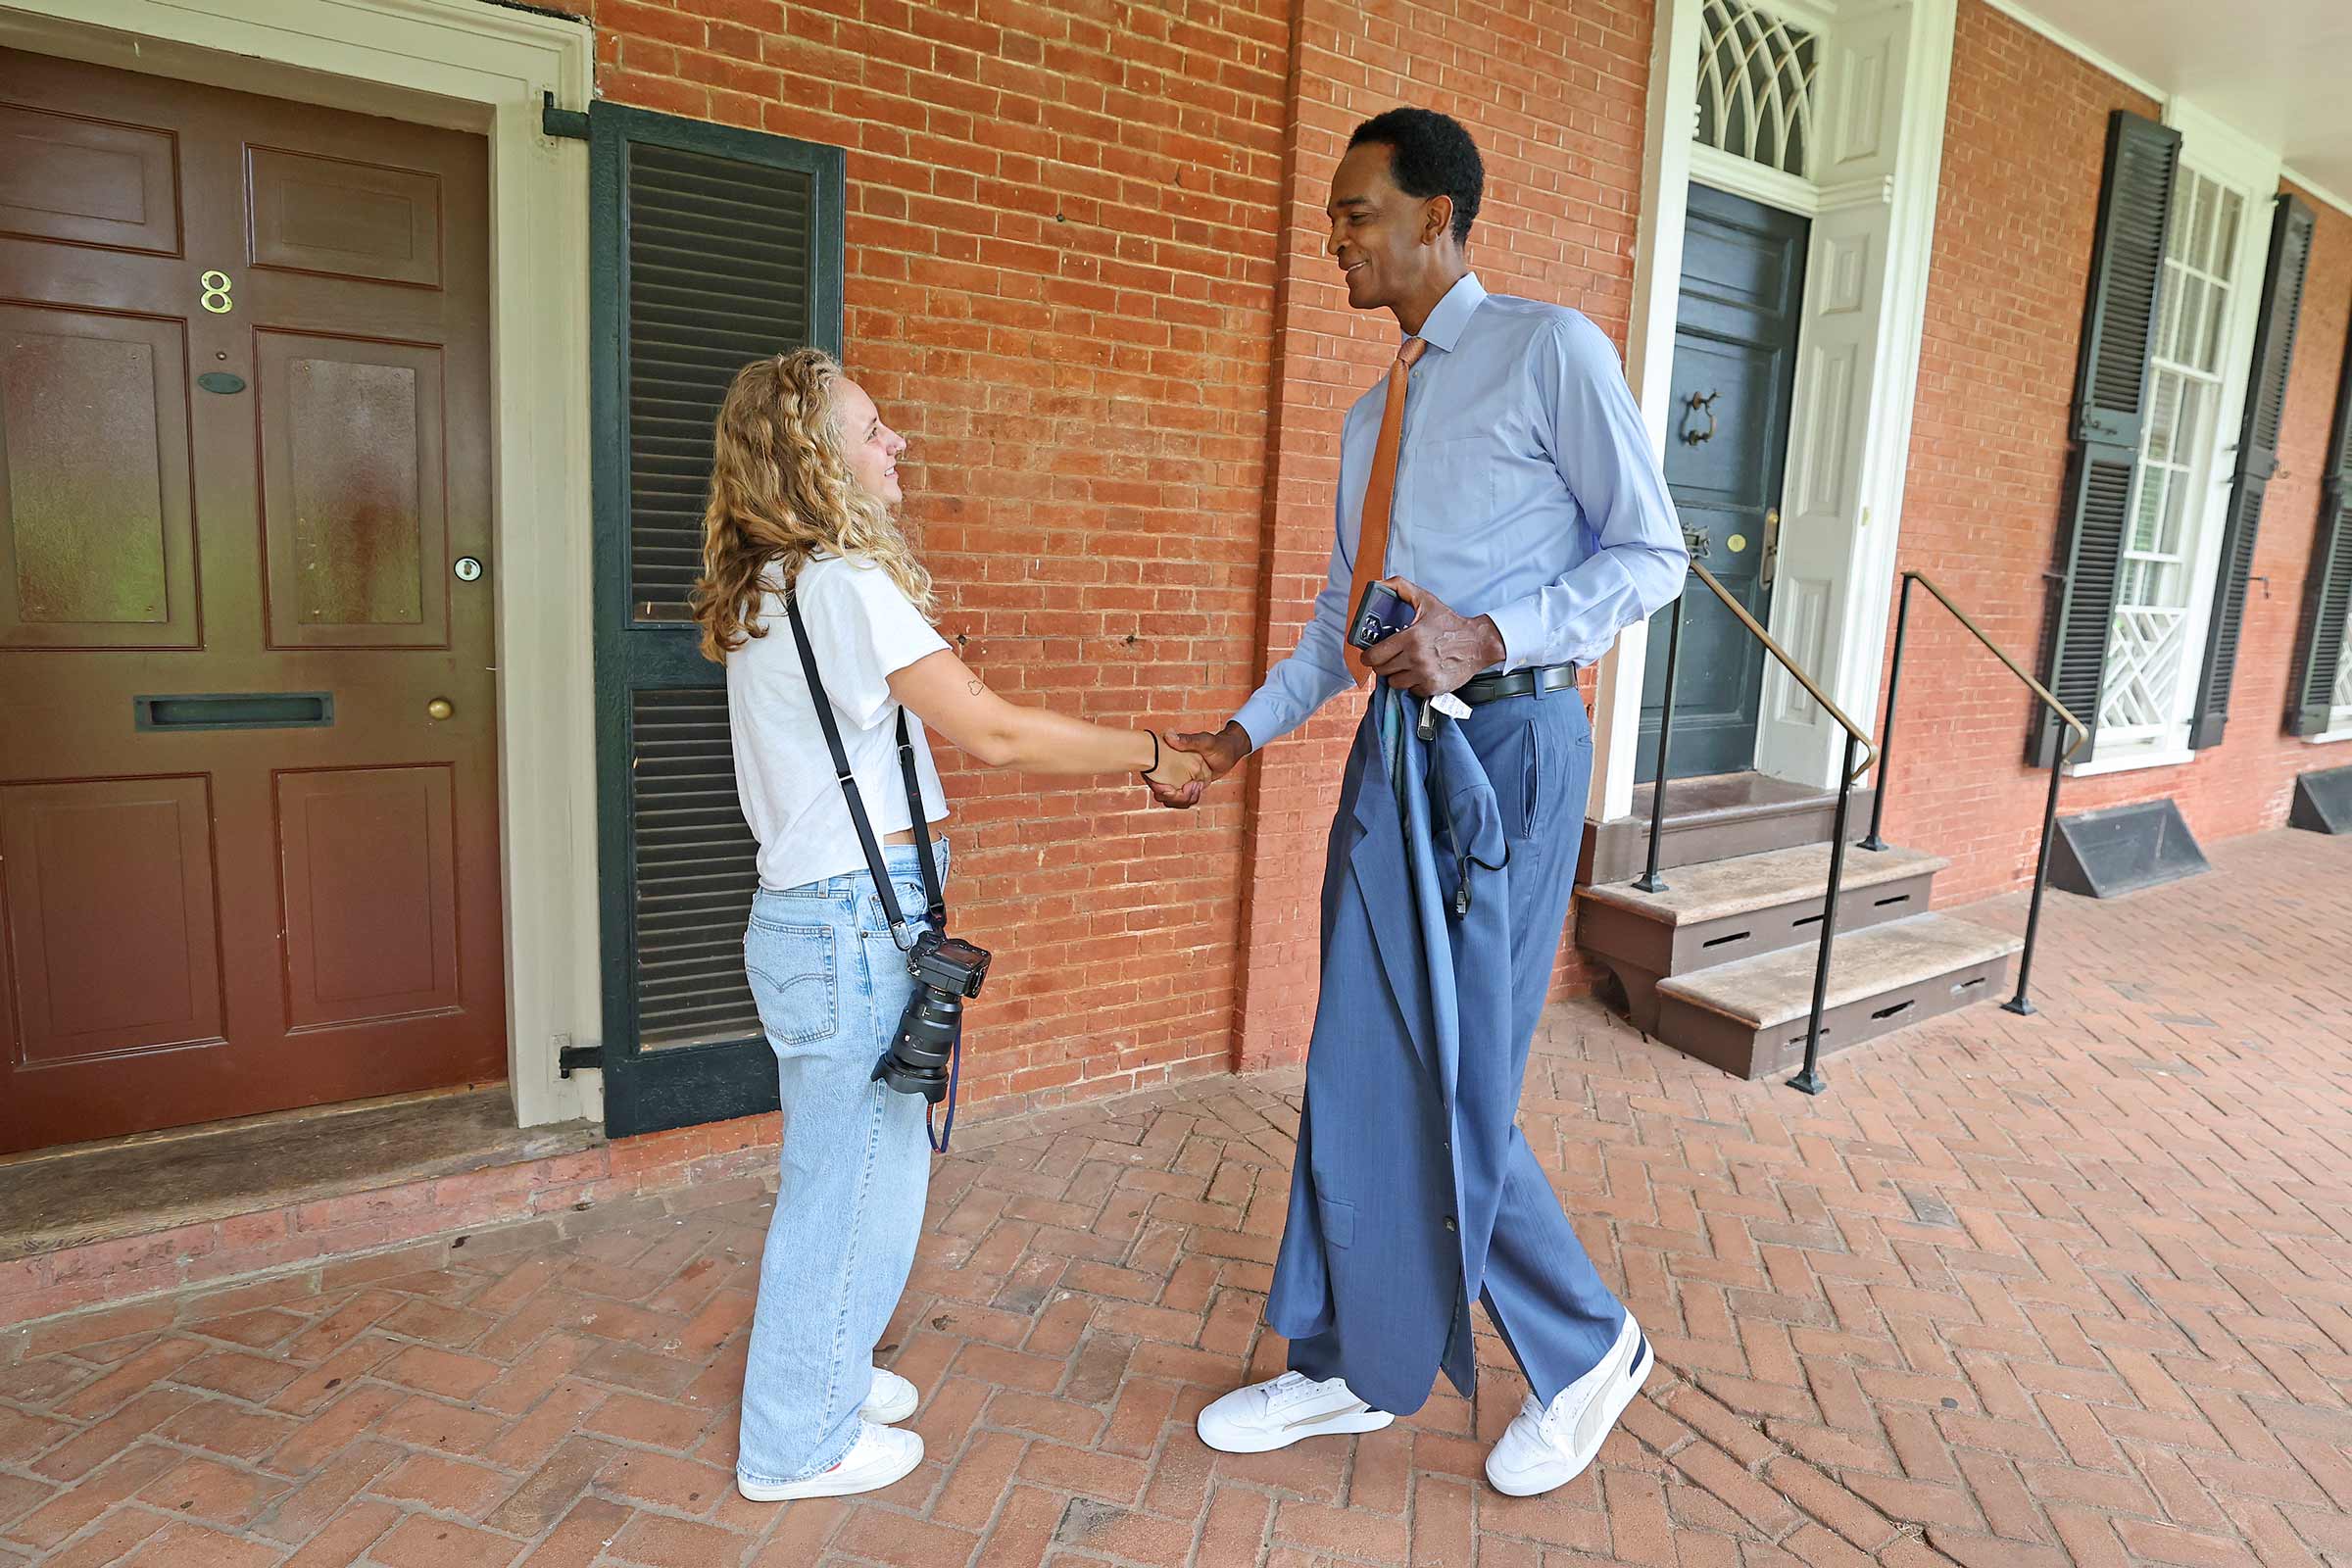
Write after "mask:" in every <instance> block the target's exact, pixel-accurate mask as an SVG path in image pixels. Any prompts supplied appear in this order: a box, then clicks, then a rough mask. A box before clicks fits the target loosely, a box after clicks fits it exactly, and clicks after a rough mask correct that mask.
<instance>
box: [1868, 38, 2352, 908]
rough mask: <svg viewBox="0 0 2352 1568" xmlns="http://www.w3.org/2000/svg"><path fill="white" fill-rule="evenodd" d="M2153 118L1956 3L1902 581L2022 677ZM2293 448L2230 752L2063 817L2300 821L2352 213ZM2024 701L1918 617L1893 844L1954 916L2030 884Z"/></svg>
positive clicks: (2247, 823)
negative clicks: (2296, 804)
mask: <svg viewBox="0 0 2352 1568" xmlns="http://www.w3.org/2000/svg"><path fill="white" fill-rule="evenodd" d="M2119 108H2121V109H2130V110H2132V111H2133V112H2135V113H2138V114H2143V115H2148V116H2151V117H2153V116H2155V115H2156V114H2157V113H2158V106H2157V105H2155V104H2153V103H2151V102H2149V101H2148V100H2147V99H2145V98H2143V97H2142V96H2141V95H2139V94H2138V93H2136V92H2134V91H2132V90H2131V89H2130V88H2129V87H2126V86H2125V85H2124V84H2122V83H2120V82H2118V81H2116V80H2115V79H2113V78H2112V77H2109V76H2107V75H2105V74H2104V73H2101V72H2099V71H2098V70H2096V69H2095V68H2093V67H2091V66H2089V65H2087V64H2085V63H2084V62H2082V60H2080V59H2079V58H2077V57H2076V56H2074V55H2071V54H2068V53H2067V52H2065V51H2064V50H2062V49H2060V48H2058V47H2057V46H2056V45H2055V44H2052V43H2050V42H2049V41H2048V40H2046V39H2044V38H2042V37H2040V36H2039V35H2037V34H2035V33H2034V32H2032V31H2030V30H2028V29H2027V28H2025V27H2024V26H2022V25H2019V24H2018V23H2016V22H2014V21H2012V20H2010V19H2009V18H2007V17H2005V16H2002V15H2000V14H1999V13H1997V12H1995V11H1993V10H1992V9H1991V8H1990V7H1989V6H1987V5H1985V4H1984V3H1983V0H1962V4H1961V7H1960V14H1959V28H1958V36H1957V38H1956V40H1955V43H1954V47H1953V62H1952V88H1951V104H1950V110H1949V115H1948V118H1947V121H1946V123H1945V130H1944V161H1943V172H1942V182H1941V187H1940V189H1939V191H1938V197H1937V207H1936V255H1935V260H1934V265H1933V268H1932V270H1931V272H1930V275H1929V283H1928V310H1927V325H1926V332H1925V340H1924V343H1923V348H1922V354H1921V360H1920V384H1919V400H1918V406H1917V413H1916V416H1915V422H1914V426H1913V439H1912V449H1911V462H1910V468H1909V473H1908V480H1907V491H1906V496H1905V501H1904V515H1903V524H1902V530H1903V531H1902V544H1901V548H1900V556H1901V560H1902V564H1904V565H1907V566H1916V567H1919V568H1921V569H1923V570H1927V571H1930V572H1932V573H1934V574H1935V576H1936V579H1937V580H1938V581H1939V582H1940V583H1942V585H1943V586H1944V587H1945V588H1946V589H1947V590H1948V591H1950V592H1951V593H1952V595H1953V596H1954V597H1955V598H1956V599H1958V600H1959V601H1960V602H1961V603H1962V604H1963V605H1966V606H1968V607H1970V608H1971V610H1972V611H1973V612H1974V613H1977V614H1978V616H1979V618H1980V619H1981V620H1982V622H1983V623H1984V625H1985V630H1986V631H1987V632H1988V633H1989V634H1990V635H1991V636H1993V637H1994V638H1995V639H1996V640H1998V641H1999V642H2001V643H2002V644H2003V645H2004V646H2006V647H2007V648H2009V649H2010V650H2011V651H2012V652H2013V653H2015V654H2017V655H2018V656H2019V657H2020V658H2021V659H2028V660H2031V659H2032V658H2033V657H2034V654H2035V651H2036V649H2037V648H2038V647H2039V643H2040V638H2041V634H2042V625H2043V613H2044V604H2045V599H2046V593H2045V589H2044V586H2043V580H2042V577H2041V573H2042V572H2043V571H2044V570H2045V569H2047V568H2048V567H2049V566H2050V565H2051V564H2052V562H2053V557H2054V551H2055V547H2056V539H2057V530H2058V519H2059V513H2060V490H2061V487H2062V483H2063V479H2064V474H2065V469H2066V458H2067V412H2068V404H2069V401H2070V398H2071V395H2072V390H2073V386H2074V375H2075V359H2076V348H2077V344H2078V342H2079V339H2080V336H2081V332H2082V303H2083V294H2084V290H2085V288H2086V287H2087V283H2088V276H2089V267H2090V248H2091V236H2092V230H2093V228H2094V226H2095V224H2096V221H2097V204H2096V196H2097V192H2098V189H2099V179H2100V172H2101V165H2102V159H2103V154H2104V147H2105V136H2106V126H2107V117H2108V115H2109V113H2110V111H2112V110H2115V109H2119ZM2320 216H2321V222H2320V230H2319V235H2318V243H2317V245H2316V247H2315V250H2314V255H2313V262H2312V271H2311V276H2310V282H2309V285H2308V286H2307V289H2306V303H2305V307H2304V314H2303V324H2302V333H2301V336H2300V338H2299V339H2298V342H2297V345H2296V354H2295V363H2294V372H2293V381H2292V383H2291V386H2290V389H2289V395H2288V400H2287V408H2286V430H2285V435H2284V439H2283V443H2282V451H2281V453H2280V464H2281V466H2282V467H2283V468H2284V469H2285V473H2284V475H2283V476H2282V477H2280V478H2279V479H2278V480H2276V481H2275V482H2274V483H2273V484H2272V486H2271V490H2270V495H2269V499H2268V501H2267V503H2266V505H2265V508H2264V516H2263V523H2262V534H2261V539H2260V545H2259V549H2258V553H2257V561H2256V565H2255V568H2254V569H2255V572H2256V573H2257V574H2258V575H2260V574H2266V573H2267V574H2268V575H2269V577H2270V585H2269V593H2268V596H2267V597H2265V594H2264V588H2263V585H2262V584H2261V583H2256V584H2254V585H2253V587H2252V589H2251V590H2250V593H2249V597H2248V600H2247V604H2246V617H2245V625H2244V630H2243V633H2242V641H2241V645H2240V649H2239V654H2238V665H2237V677H2236V684H2235V687H2234V689H2233V693H2232V697H2231V704H2230V707H2231V718H2230V720H2229V730H2228V734H2227V739H2226V740H2225V742H2224V743H2223V744H2222V745H2221V746H2219V747H2216V748H2213V749H2211V750H2208V751H2206V752H2204V753H2202V754H2200V755H2199V757H2198V758H2197V760H2195V761H2193V762H2191V763H2188V764H2185V765H2182V766H2177V767H2160V768H2149V769H2144V770H2138V771H2133V772H2128V773H2118V774H2108V775H2104V776H2100V777H2093V778H2084V779H2079V780H2071V781H2069V782H2068V783H2067V785H2066V786H2065V790H2064V794H2063V796H2062V797H2061V807H2060V809H2061V810H2062V811H2066V812H2070V813H2071V812H2075V811H2082V810H2090V809H2096V808H2099V807H2106V806H2117V805H2123V804H2127V803H2131V802H2137V801H2145V800H2151V799H2156V798H2160V797H2164V796H2172V797H2175V798H2177V799H2178V800H2179V801H2180V808H2181V810H2182V812H2183V813H2184V814H2185V815H2186V817H2187V819H2188V823H2189V826H2190V828H2191V829H2192V830H2193V831H2194V832H2195V833H2197V834H2198V835H2199V836H2200V837H2203V838H2209V839H2210V838H2222V837H2227V836H2229V835H2232V834H2237V833H2247V832H2252V831H2255V830H2257V829H2260V828H2266V827H2275V826H2277V825H2278V824H2279V823H2280V822H2282V821H2283V820H2284V819H2285V812H2286V804H2287V800H2288V797H2289V794H2290V793H2291V789H2292V784H2293V779H2294V775H2295V774H2296V773H2297V772H2298V771H2301V770H2302V769H2304V768H2306V767H2311V766H2315V765H2318V764H2319V762H2320V761H2321V760H2325V754H2318V755H2315V754H2314V753H2313V751H2312V749H2311V748H2309V747H2307V746H2305V745H2303V744H2302V743H2301V742H2298V741H2294V740H2292V739H2290V738H2288V737H2286V736H2284V735H2283V734H2282V733H2281V732H2280V731H2281V726H2280V720H2281V715H2282V714H2283V712H2284V709H2285V692H2286V685H2287V676H2288V669H2287V666H2288V663H2289V662H2290V660H2291V659H2292V656H2293V641H2294V634H2295V620H2296V616H2297V614H2298V613H2299V610H2300V607H2301V603H2302V598H2301V595H2302V581H2303V576H2304V572H2305V569H2306V567H2307V564H2308V562H2309V558H2310V552H2311V542H2312V536H2313V533H2314V530H2315V528H2316V526H2317V518H2318V511H2319V497H2318V484H2317V476H2318V470H2319V466H2320V449H2321V447H2322V445H2323V444H2324V442H2325V439H2326V431H2327V420H2328V417H2329V415H2330V413H2331V412H2332V410H2333V407H2334V380H2335V374H2336V368H2337V367H2338V366H2340V365H2341V364H2342V353H2343V346H2344V332H2345V315H2346V308H2347V301H2348V299H2352V217H2347V216H2346V215H2344V214H2343V213H2341V212H2338V211H2336V210H2334V209H2332V208H2327V207H2321V208H2320ZM2030 703H2031V699H2030V698H2027V697H2025V696H2024V695H2023V694H2022V692H2021V690H2020V688H2018V687H2017V685H2016V684H2015V682H2014V681H2012V680H2011V679H2010V678H2009V676H2008V675H2007V674H2006V673H2005V672H2004V671H2002V670H2001V669H2000V668H1999V666H1997V665H1996V664H1993V663H1992V662H1990V660H1989V658H1988V657H1987V656H1985V655H1984V654H1983V653H1982V652H1981V651H1980V650H1978V649H1977V648H1976V647H1975V645H1974V643H1973V642H1971V641H1970V640H1969V639H1968V637H1967V634H1966V633H1964V632H1962V631H1961V630H1959V628H1958V627H1957V626H1955V625H1954V624H1953V623H1952V622H1951V621H1950V620H1949V618H1948V617H1946V616H1944V615H1943V613H1942V612H1941V611H1939V610H1937V609H1936V608H1934V607H1933V606H1932V605H1930V604H1926V603H1924V602H1923V603H1922V605H1920V606H1919V607H1918V613H1915V615H1914V616H1913V624H1912V634H1911V652H1910V654H1909V656H1908V657H1907V659H1906V662H1905V665H1904V671H1903V692H1902V718H1901V721H1900V723H1899V724H1898V726H1897V730H1896V741H1895V755H1894V758H1893V760H1892V762H1891V774H1890V784H1891V793H1890V794H1889V797H1888V803H1887V824H1888V825H1887V832H1888V835H1889V836H1890V837H1892V838H1896V839H1899V840H1900V841H1902V842H1904V843H1906V844H1911V845H1915V846H1917V847H1919V848H1922V849H1929V850H1933V851H1935V852H1936V853H1937V854H1940V855H1947V856H1949V857H1951V858H1952V861H1953V865H1952V868H1951V870H1950V871H1949V872H1948V873H1946V875H1945V876H1944V878H1943V879H1942V880H1941V881H1940V882H1939V883H1938V885H1937V898H1938V900H1939V901H1940V902H1943V903H1947V904H1949V903H1959V902H1963V901H1965V900H1968V899H1972V898H1977V897H1982V896H1984V895H1986V894H1990V893H1994V892H1999V891H2003V890H2006V889H2010V888H2014V887H2019V886H2023V885H2025V884H2026V883H2028V882H2029V881H2030V880H2031V878H2032V875H2033V868H2034V851H2035V848H2036V845H2037V843H2038V838H2039V830H2040V817H2041V808H2042V801H2043V797H2044V793H2045V790H2046V787H2047V776H2046V775H2045V774H2042V773H2039V772H2036V771H2034V770H2032V769H2029V768H2028V767H2027V766H2026V765H2025V762H2024V755H2025V739H2026V733H2027V728H2028V723H2029V711H2028V709H2029V705H2030Z"/></svg>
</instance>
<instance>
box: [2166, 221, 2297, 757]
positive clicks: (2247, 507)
mask: <svg viewBox="0 0 2352 1568" xmlns="http://www.w3.org/2000/svg"><path fill="white" fill-rule="evenodd" d="M2314 222H2315V220H2314V218H2313V216H2312V211H2311V208H2310V207H2309V206H2307V205H2306V204H2305V203H2303V202H2302V201H2300V200H2299V199H2297V198H2296V197H2294V196H2293V195H2291V194H2290V195H2281V196H2280V197H2279V198H2278V211H2277V212H2276V213H2275V214H2274V215H2273V216H2272V219H2271V257H2270V263H2269V265H2268V267H2266V268H2265V269H2264V270H2263V274H2262V301H2261V304H2260V306H2259V307H2258V309H2259V312H2260V314H2259V315H2257V316H2256V318H2255V320H2254V360H2253V366H2252V368H2251V369H2250V370H2249V372H2248V374H2247V377H2246V412H2245V417H2243V418H2242V419H2241V420H2239V422H2238V431H2237V468H2236V471H2235V472H2233V473H2232V474H2231V475H2230V476H2229V513H2228V518H2227V521H2226V522H2225V523H2224V524H2223V527H2222V562H2221V569H2220V575H2219V576H2217V577H2216V578H2215V579H2214V584H2213V621H2212V624H2211V625H2210V626H2209V627H2208V628H2207V631H2206V636H2205V668H2204V671H2203V672H2202V673H2201V674H2200V675H2199V676H2198V677H2197V708H2196V712H2195V713H2194V714H2193V715H2192V716H2191V717H2190V719H2189V724H2188V744H2189V745H2190V746H2191V747H2192V748H2195V749H2197V750H2203V749H2204V748H2205V747H2208V746H2218V745H2220V744H2221V741H2222V728H2223V726H2224V725H2225V724H2226V723H2227V722H2228V721H2229V682H2230V677H2231V676H2232V675H2233V674H2235V672H2236V670H2237V637H2238V632H2239V630H2240V628H2241V627H2242V626H2243V625H2244V622H2245V614H2246V579H2247V578H2248V577H2249V576H2251V575H2252V574H2253V571H2254V537H2255V534H2256V532H2257V531H2258V530H2259V529H2260V528H2261V526H2262V498H2263V493H2264V492H2265V491H2266V490H2268V489H2269V488H2270V483H2271V475H2272V474H2274V473H2276V472H2278V427H2279V424H2280V423H2281V422H2282V421H2283V420H2284V418H2285V416H2286V382H2287V374H2288V372H2289V371H2290V370H2291V369H2292V368H2293V366H2294V358H2295V326H2296V323H2297V322H2298V321H2299V320H2300V319H2301V318H2302V315H2303V276H2304V273H2305V272H2306V271H2307V270H2309V269H2310V267H2311V233H2312V226H2313V223H2314Z"/></svg>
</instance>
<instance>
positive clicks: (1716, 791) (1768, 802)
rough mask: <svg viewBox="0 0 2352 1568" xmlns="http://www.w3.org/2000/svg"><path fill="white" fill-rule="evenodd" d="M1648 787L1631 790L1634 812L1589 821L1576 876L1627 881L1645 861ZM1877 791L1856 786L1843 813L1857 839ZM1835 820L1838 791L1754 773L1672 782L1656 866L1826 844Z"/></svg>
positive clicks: (1667, 796)
mask: <svg viewBox="0 0 2352 1568" xmlns="http://www.w3.org/2000/svg"><path fill="white" fill-rule="evenodd" d="M1652 790H1653V786H1651V785H1648V784H1643V785H1641V786H1640V787H1638V788H1637V789H1636V790H1635V791H1634V805H1633V809H1632V810H1631V811H1630V812H1628V813H1627V814H1626V815H1624V816H1620V817H1612V818H1611V819H1610V820H1608V821H1606V822H1594V821H1592V820H1590V819H1587V821H1586V823H1585V845H1584V854H1583V857H1582V858H1581V859H1580V860H1579V861H1578V872H1577V874H1578V875H1579V876H1582V877H1584V878H1586V879H1587V880H1589V881H1593V882H1630V881H1632V880H1633V879H1634V878H1635V877H1638V876H1640V875H1641V874H1642V867H1643V866H1644V865H1645V864H1647V863H1648V857H1649V809H1650V798H1651V793H1652ZM1875 798H1876V796H1875V792H1874V791H1872V790H1870V789H1868V788H1864V787H1860V786H1857V787H1856V788H1855V790H1854V792H1853V799H1852V801H1851V803H1850V804H1849V806H1848V807H1847V812H1846V832H1847V834H1848V836H1850V837H1853V838H1859V837H1861V836H1862V834H1863V832H1864V831H1865V824H1866V823H1868V822H1869V821H1870V807H1871V802H1872V801H1873V800H1874V799H1875ZM1837 815H1838V792H1837V791H1836V790H1821V789H1814V788H1812V787H1810V786H1808V785H1804V784H1791V783H1790V782H1789V781H1788V780H1787V779H1781V778H1773V777H1770V776H1769V775H1766V774H1763V773H1758V772H1755V771H1753V770H1749V771H1746V772H1740V773H1710V774H1704V775H1699V776H1695V777H1691V778H1678V779H1674V780H1671V781H1670V782H1669V783H1668V784H1667V786H1666V829H1665V832H1664V833H1663V834H1662V835H1660V838H1659V849H1658V856H1659V859H1658V863H1659V864H1660V865H1668V866H1673V865H1703V864H1705V863H1706V862H1708V861H1710V860H1728V859H1732V858H1736V857H1739V856H1742V855H1761V854H1763V853H1765V852H1766V851H1768V850H1785V849H1788V848H1789V846H1791V845H1796V844H1827V843H1828V842H1829V841H1830V829H1831V827H1832V825H1833V824H1834V823H1835V821H1836V819H1837Z"/></svg>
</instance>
